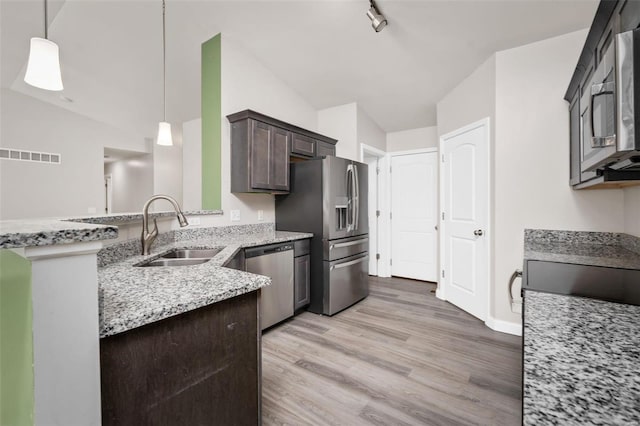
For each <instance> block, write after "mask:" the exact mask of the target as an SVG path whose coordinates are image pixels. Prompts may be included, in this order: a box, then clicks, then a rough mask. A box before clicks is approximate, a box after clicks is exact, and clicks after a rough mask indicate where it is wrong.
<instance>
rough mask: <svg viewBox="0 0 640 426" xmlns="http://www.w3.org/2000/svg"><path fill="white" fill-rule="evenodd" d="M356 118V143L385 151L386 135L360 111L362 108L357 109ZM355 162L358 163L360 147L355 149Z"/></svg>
mask: <svg viewBox="0 0 640 426" xmlns="http://www.w3.org/2000/svg"><path fill="white" fill-rule="evenodd" d="M357 111H358V112H357V118H358V125H357V131H358V142H359V143H361V144H365V145H369V146H372V147H374V148H377V149H379V150H381V151H386V149H387V134H386V133H385V132H384V130H382V129H381V128H380V126H378V124H377V123H376V122H375V121H373V120H372V119H371V117H369V115H368V114H367V113H366V112H364V111H363V110H362V108H360V107H358V108H357ZM356 160H358V161H360V146H358V147H357V157H356Z"/></svg>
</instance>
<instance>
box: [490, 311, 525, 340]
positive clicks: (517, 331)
mask: <svg viewBox="0 0 640 426" xmlns="http://www.w3.org/2000/svg"><path fill="white" fill-rule="evenodd" d="M484 323H485V325H486V326H487V327H489V328H490V329H492V330H495V331H499V332H501V333H507V334H513V335H515V336H522V324H520V323H518V322H511V321H503V320H499V319H495V318H494V317H492V316H489V317H488V318H487V320H486V321H485V322H484Z"/></svg>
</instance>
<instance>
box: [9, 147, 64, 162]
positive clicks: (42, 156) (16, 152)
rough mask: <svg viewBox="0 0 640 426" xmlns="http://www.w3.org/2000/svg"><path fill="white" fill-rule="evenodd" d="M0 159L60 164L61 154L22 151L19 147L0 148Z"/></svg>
mask: <svg viewBox="0 0 640 426" xmlns="http://www.w3.org/2000/svg"><path fill="white" fill-rule="evenodd" d="M0 160H14V161H30V162H36V163H47V164H60V163H62V155H60V154H54V153H51V152H34V151H23V150H20V149H11V148H0Z"/></svg>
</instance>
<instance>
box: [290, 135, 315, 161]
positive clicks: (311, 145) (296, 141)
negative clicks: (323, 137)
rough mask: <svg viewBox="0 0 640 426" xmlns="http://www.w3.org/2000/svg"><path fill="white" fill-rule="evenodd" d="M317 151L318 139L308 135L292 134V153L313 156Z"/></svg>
mask: <svg viewBox="0 0 640 426" xmlns="http://www.w3.org/2000/svg"><path fill="white" fill-rule="evenodd" d="M315 153H316V141H315V140H313V139H311V138H310V137H308V136H303V135H299V134H297V133H292V134H291V154H294V155H300V156H303V157H313V156H314V155H315Z"/></svg>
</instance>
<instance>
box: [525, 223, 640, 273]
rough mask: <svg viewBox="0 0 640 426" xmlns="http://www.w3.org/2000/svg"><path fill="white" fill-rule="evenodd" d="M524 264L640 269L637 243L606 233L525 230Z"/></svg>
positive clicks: (638, 241)
mask: <svg viewBox="0 0 640 426" xmlns="http://www.w3.org/2000/svg"><path fill="white" fill-rule="evenodd" d="M524 260H525V261H527V260H539V261H545V262H558V263H572V264H577V265H589V266H604V267H609V268H621V269H634V270H638V269H640V239H639V238H637V237H633V236H630V235H627V234H619V233H608V232H573V231H547V230H530V229H527V230H525V241H524Z"/></svg>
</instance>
